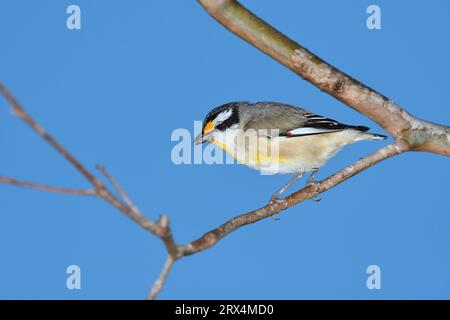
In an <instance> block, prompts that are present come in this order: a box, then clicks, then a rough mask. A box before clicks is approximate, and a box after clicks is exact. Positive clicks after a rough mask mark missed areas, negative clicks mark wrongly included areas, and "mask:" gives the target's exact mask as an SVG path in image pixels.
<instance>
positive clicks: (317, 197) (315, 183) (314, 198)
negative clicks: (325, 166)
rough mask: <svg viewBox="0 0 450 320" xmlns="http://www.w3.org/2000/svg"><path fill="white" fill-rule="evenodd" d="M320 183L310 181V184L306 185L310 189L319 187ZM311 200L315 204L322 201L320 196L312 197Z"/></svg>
mask: <svg viewBox="0 0 450 320" xmlns="http://www.w3.org/2000/svg"><path fill="white" fill-rule="evenodd" d="M318 184H319V183H318V182H317V181H308V183H307V184H306V186H307V187H309V186H317V185H318ZM309 200H312V201H314V202H319V201H320V200H322V198H321V197H319V196H317V195H316V196H314V197H312V198H309Z"/></svg>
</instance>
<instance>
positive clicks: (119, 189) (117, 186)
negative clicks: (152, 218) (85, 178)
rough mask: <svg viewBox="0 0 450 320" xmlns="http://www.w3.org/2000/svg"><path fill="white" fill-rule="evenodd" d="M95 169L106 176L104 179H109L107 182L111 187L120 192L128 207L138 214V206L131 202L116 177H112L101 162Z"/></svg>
mask: <svg viewBox="0 0 450 320" xmlns="http://www.w3.org/2000/svg"><path fill="white" fill-rule="evenodd" d="M97 169H98V170H99V171H100V172H101V173H103V175H104V176H105V177H106V179H108V180H109V182H110V183H111V185H112V186H113V188H114V189H116V191H117V192H118V193H119V194H120V196H121V197H122V199H123V200H124V201H125V203H126V204H127V205H128V207H129V208H130V209H131V210H133V211H135V212H138V213H139V214H140V211H139V209H138V207H137V206H136V205H135V204H134V203H133V201H132V200H131V198H130V197H129V196H128V195H127V194H126V192H125V191H124V190H123V189H122V187H121V186H120V185H119V184H118V183H117V181H116V179H114V177H113V176H112V175H111V174H110V173H109V172H108V170H106V168H105V167H104V166H102V165H101V164H98V165H97Z"/></svg>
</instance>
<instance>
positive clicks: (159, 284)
mask: <svg viewBox="0 0 450 320" xmlns="http://www.w3.org/2000/svg"><path fill="white" fill-rule="evenodd" d="M175 261H176V260H175V258H174V257H173V256H171V255H168V256H167V260H166V263H165V264H164V267H163V269H162V271H161V273H160V275H159V277H158V279H156V281H155V282H154V283H153V286H152V289H151V290H150V293H149V294H148V296H147V300H154V299H155V298H156V297H157V296H158V295H159V294H160V293H161V290H162V288H163V286H164V283H165V282H166V280H167V277H168V275H169V273H170V270H171V269H172V267H173V265H174V263H175Z"/></svg>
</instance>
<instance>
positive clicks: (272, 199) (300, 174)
mask: <svg viewBox="0 0 450 320" xmlns="http://www.w3.org/2000/svg"><path fill="white" fill-rule="evenodd" d="M303 174H304V173H303V171H299V172H298V173H297V175H296V176H295V177H294V178H292V179H291V180H290V181H289V182H288V183H286V184H285V185H284V186H283V187H281V188H280V189H279V190H278V191H277V192H275V193H274V194H273V195H272V196H271V197H270V201H269V203H272V202H278V201H284V200H280V195H281V194H282V193H283V192H285V191H286V190H287V189H288V188H289V187H290V186H292V185H293V184H294V183H295V182H296V181H297V180H298V179H300V178H301V177H303Z"/></svg>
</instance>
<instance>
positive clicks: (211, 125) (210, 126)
mask: <svg viewBox="0 0 450 320" xmlns="http://www.w3.org/2000/svg"><path fill="white" fill-rule="evenodd" d="M212 129H214V122H213V121H208V123H207V124H206V125H205V127H204V128H203V132H204V133H208V132H210V131H211V130H212Z"/></svg>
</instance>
